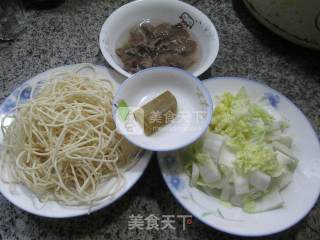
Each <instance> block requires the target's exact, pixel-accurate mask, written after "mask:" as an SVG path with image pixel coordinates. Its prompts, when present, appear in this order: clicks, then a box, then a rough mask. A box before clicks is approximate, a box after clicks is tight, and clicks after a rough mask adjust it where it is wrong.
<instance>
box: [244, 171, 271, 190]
mask: <svg viewBox="0 0 320 240" xmlns="http://www.w3.org/2000/svg"><path fill="white" fill-rule="evenodd" d="M270 182H271V176H269V175H267V174H264V173H263V172H260V171H253V172H251V173H249V184H250V185H252V186H253V187H254V188H255V189H257V190H259V191H262V192H264V191H266V190H267V188H268V187H269V184H270Z"/></svg>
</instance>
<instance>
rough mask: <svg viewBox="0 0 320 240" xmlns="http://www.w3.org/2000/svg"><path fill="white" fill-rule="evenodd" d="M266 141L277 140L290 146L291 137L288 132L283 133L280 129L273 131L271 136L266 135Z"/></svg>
mask: <svg viewBox="0 0 320 240" xmlns="http://www.w3.org/2000/svg"><path fill="white" fill-rule="evenodd" d="M267 141H268V142H275V141H277V142H279V143H281V144H283V145H285V146H286V147H288V148H291V147H292V137H291V136H290V135H288V134H283V133H282V131H281V130H279V132H278V131H277V132H275V133H273V134H272V135H271V136H268V137H267Z"/></svg>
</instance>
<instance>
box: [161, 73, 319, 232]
mask: <svg viewBox="0 0 320 240" xmlns="http://www.w3.org/2000/svg"><path fill="white" fill-rule="evenodd" d="M204 84H205V86H206V87H207V88H208V89H209V92H210V93H211V94H212V95H216V96H217V95H221V94H223V93H224V92H233V93H236V92H237V91H238V90H239V89H240V88H241V87H242V86H244V87H245V88H246V90H247V93H248V94H249V96H250V97H251V98H252V99H255V98H258V97H261V96H263V95H265V96H267V97H268V99H269V101H270V103H271V104H272V105H273V106H274V107H275V108H277V110H278V111H279V112H280V113H281V114H282V115H283V116H284V117H285V118H286V119H287V120H288V122H289V124H290V128H289V129H288V131H289V133H291V134H292V135H293V137H294V141H293V151H294V155H295V156H297V158H298V159H299V164H298V167H297V169H296V172H295V174H294V177H293V181H292V182H291V183H290V184H289V185H288V187H287V188H285V189H284V190H283V191H282V192H281V195H282V197H283V199H284V202H285V205H284V207H283V208H279V209H276V210H272V211H268V212H263V213H256V214H248V213H245V212H243V211H242V209H241V208H238V207H227V206H225V205H224V204H222V203H221V202H220V201H219V200H218V199H215V198H213V197H210V196H208V195H206V194H205V193H203V192H201V191H200V190H198V189H196V188H193V187H190V186H189V177H188V176H187V175H186V174H185V173H183V171H182V170H181V166H180V160H179V159H178V158H177V157H176V154H175V152H166V153H158V159H159V165H160V168H161V173H162V175H163V177H164V180H165V182H166V184H167V185H168V187H169V189H170V191H171V192H172V194H173V195H174V196H175V197H176V199H177V200H178V201H179V202H180V203H181V204H182V205H183V206H184V207H185V208H186V209H187V210H188V211H189V212H190V213H191V214H193V216H195V217H196V218H198V219H199V220H201V221H202V222H204V223H206V224H207V225H209V226H211V227H213V228H216V229H218V230H221V231H223V232H227V233H231V234H235V235H241V236H264V235H269V234H273V233H277V232H280V231H283V230H285V229H287V228H289V227H291V226H293V225H294V224H296V223H297V222H298V221H300V220H301V219H302V218H303V217H304V216H305V215H306V214H307V213H308V212H309V211H310V209H311V208H312V207H313V205H314V204H315V203H316V201H317V198H318V196H319V193H320V145H319V140H318V137H317V135H316V134H315V132H314V130H313V129H312V127H311V125H310V123H309V121H308V120H307V118H306V117H305V116H304V115H303V113H302V112H301V111H300V110H299V109H298V108H297V107H296V106H295V105H294V104H293V103H292V102H291V101H290V100H289V99H288V98H286V97H285V96H283V95H282V94H281V93H279V92H277V91H275V90H273V89H271V88H269V87H267V86H266V85H263V84H260V83H257V82H254V81H250V80H246V79H240V78H233V77H226V78H213V79H209V80H206V81H205V82H204Z"/></svg>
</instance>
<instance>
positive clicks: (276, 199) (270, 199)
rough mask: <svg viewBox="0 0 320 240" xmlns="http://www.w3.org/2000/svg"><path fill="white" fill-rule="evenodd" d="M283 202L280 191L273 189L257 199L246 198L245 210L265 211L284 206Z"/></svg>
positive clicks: (252, 211) (253, 211) (251, 211)
mask: <svg viewBox="0 0 320 240" xmlns="http://www.w3.org/2000/svg"><path fill="white" fill-rule="evenodd" d="M283 203H284V202H283V199H282V197H281V195H280V193H279V191H272V192H270V193H268V194H266V195H264V196H263V197H262V198H260V199H258V200H256V201H252V200H244V201H243V210H245V211H246V212H250V213H256V212H264V211H268V210H273V209H276V208H279V207H282V205H283Z"/></svg>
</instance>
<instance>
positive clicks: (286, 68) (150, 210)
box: [0, 0, 320, 240]
mask: <svg viewBox="0 0 320 240" xmlns="http://www.w3.org/2000/svg"><path fill="white" fill-rule="evenodd" d="M126 2H127V1H124V0H119V1H115V0H110V1H107V0H105V1H103V0H92V1H86V0H82V1H80V0H67V1H66V2H65V3H64V4H63V5H61V6H60V7H58V8H56V9H52V10H47V11H28V12H27V16H28V18H29V19H30V22H29V25H28V28H27V31H25V32H24V33H23V34H22V35H20V36H19V38H18V39H17V40H16V41H14V42H12V43H10V44H9V46H7V47H6V48H4V49H1V50H0V88H1V91H0V100H1V102H2V101H3V99H4V98H5V97H6V96H8V94H10V92H11V91H12V90H13V89H15V88H16V86H18V85H19V84H21V83H22V82H24V81H25V80H27V79H29V78H30V77H32V76H34V75H36V74H38V73H41V72H43V71H44V70H46V69H48V68H54V67H57V66H60V65H64V64H72V63H80V62H92V63H97V62H100V63H101V62H102V63H105V62H104V61H103V60H101V56H100V53H99V46H98V35H99V31H100V28H101V26H102V24H103V22H104V21H105V19H106V18H107V17H108V15H109V14H111V13H112V12H113V11H114V10H115V9H117V8H118V7H119V6H121V5H123V4H125V3H126ZM188 2H191V3H193V4H194V5H195V6H196V7H198V8H199V9H201V10H202V11H203V12H204V13H206V14H207V15H208V16H209V17H210V19H211V20H212V22H213V23H214V24H215V25H216V27H217V30H218V32H219V35H220V43H221V48H220V52H219V55H218V58H217V59H216V61H215V63H214V65H213V66H212V67H211V69H210V70H209V71H207V72H206V73H205V74H204V75H203V76H201V78H202V79H204V78H207V77H209V76H241V77H248V78H250V79H257V80H259V81H261V82H264V83H266V84H268V85H269V86H271V87H272V88H274V89H276V90H278V91H280V92H282V93H283V94H285V95H286V96H288V97H289V98H290V99H291V100H292V101H293V102H294V103H295V104H296V105H297V106H298V107H300V108H301V109H302V110H303V112H304V113H305V114H306V115H307V117H308V118H309V119H310V120H311V123H312V124H313V126H314V127H315V129H317V131H318V132H317V133H318V134H319V125H320V117H319V115H320V112H319V111H320V110H319V109H320V65H319V63H320V60H319V59H320V52H315V51H310V50H307V49H303V48H300V47H297V46H295V45H292V44H290V43H288V42H286V41H284V40H282V39H280V38H278V37H277V36H275V35H274V34H272V33H270V32H269V31H267V30H266V29H265V28H264V27H262V26H261V25H260V24H259V23H257V22H256V21H255V20H254V19H253V18H252V17H251V15H250V14H249V13H248V11H247V10H246V9H245V8H244V6H243V4H242V3H241V1H240V0H234V1H231V0H225V1H222V0H200V1H199V0H198V1H194V0H193V1H188ZM138 213H140V214H142V215H144V216H148V215H150V214H155V215H157V216H161V215H163V214H169V215H170V214H174V215H178V214H188V213H187V212H186V211H185V210H184V209H183V208H182V207H181V206H180V205H179V204H178V203H177V202H176V201H175V199H174V197H173V196H172V195H171V193H170V192H169V190H168V189H167V187H166V186H165V184H164V182H163V180H162V178H161V176H160V172H159V169H158V165H157V163H156V159H155V157H154V158H153V159H152V161H151V164H150V165H149V166H148V168H147V171H146V172H145V174H144V176H143V177H142V178H141V179H140V180H139V181H138V183H137V184H136V185H135V186H134V187H133V188H132V189H131V190H130V191H129V192H128V193H127V194H126V195H125V196H124V197H122V198H121V199H120V200H119V201H117V202H116V203H114V204H112V205H111V206H110V207H108V208H106V209H103V210H101V211H99V212H97V213H94V214H92V215H90V216H84V217H80V218H75V219H66V220H52V219H45V218H41V217H37V216H33V215H30V214H28V213H26V212H24V211H22V210H20V209H18V208H16V207H15V206H13V205H12V204H10V203H9V202H8V201H7V200H6V199H4V198H3V197H2V196H1V195H0V240H1V239H219V240H222V239H239V238H237V237H234V236H231V235H228V234H224V233H221V232H219V231H217V230H214V229H211V228H209V227H207V226H206V225H205V224H203V223H201V222H199V221H198V220H196V219H193V220H194V221H193V223H192V224H191V225H190V226H188V228H187V229H186V230H185V231H183V230H182V224H178V225H177V226H176V229H175V230H163V231H154V230H152V231H147V230H129V229H128V216H129V215H131V214H138ZM263 239H308V240H316V239H317V240H319V239H320V205H319V201H318V204H317V206H315V207H314V208H313V210H312V212H311V213H310V214H309V215H308V216H307V217H306V218H305V219H304V220H302V221H301V222H300V223H299V224H297V225H296V226H294V227H293V228H291V229H290V230H287V231H285V232H282V233H280V234H277V235H274V236H270V237H266V238H263Z"/></svg>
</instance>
